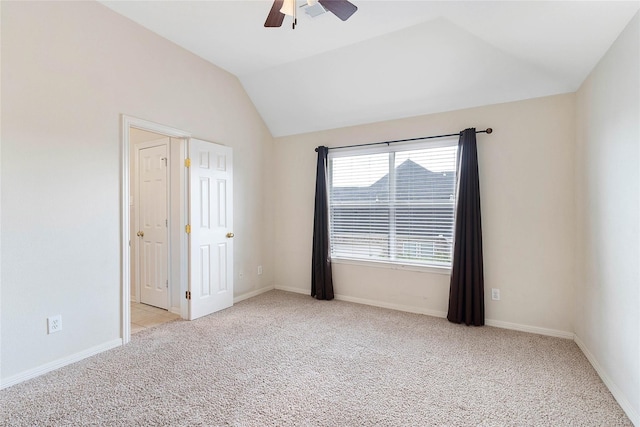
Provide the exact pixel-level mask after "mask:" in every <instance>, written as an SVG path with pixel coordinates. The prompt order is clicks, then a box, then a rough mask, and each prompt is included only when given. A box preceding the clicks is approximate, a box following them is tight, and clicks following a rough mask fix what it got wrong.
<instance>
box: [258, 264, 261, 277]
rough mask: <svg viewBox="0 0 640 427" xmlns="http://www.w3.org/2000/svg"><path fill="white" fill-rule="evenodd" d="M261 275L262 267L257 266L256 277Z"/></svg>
mask: <svg viewBox="0 0 640 427" xmlns="http://www.w3.org/2000/svg"><path fill="white" fill-rule="evenodd" d="M261 274H262V266H261V265H259V266H258V276H259V275H261Z"/></svg>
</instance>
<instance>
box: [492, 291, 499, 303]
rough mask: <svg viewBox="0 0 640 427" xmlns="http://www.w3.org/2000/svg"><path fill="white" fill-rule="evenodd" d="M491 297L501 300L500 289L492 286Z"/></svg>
mask: <svg viewBox="0 0 640 427" xmlns="http://www.w3.org/2000/svg"><path fill="white" fill-rule="evenodd" d="M491 299H492V300H494V301H500V289H496V288H491Z"/></svg>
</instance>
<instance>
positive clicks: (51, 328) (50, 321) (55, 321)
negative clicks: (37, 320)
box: [47, 314, 62, 334]
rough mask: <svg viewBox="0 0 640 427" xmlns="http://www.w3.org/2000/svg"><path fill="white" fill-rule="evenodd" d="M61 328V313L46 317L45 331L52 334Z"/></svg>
mask: <svg viewBox="0 0 640 427" xmlns="http://www.w3.org/2000/svg"><path fill="white" fill-rule="evenodd" d="M61 330H62V315H61V314H58V315H56V316H51V317H48V318H47V333H48V334H53V333H56V332H60V331H61Z"/></svg>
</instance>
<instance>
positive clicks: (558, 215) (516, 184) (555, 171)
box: [275, 94, 575, 337]
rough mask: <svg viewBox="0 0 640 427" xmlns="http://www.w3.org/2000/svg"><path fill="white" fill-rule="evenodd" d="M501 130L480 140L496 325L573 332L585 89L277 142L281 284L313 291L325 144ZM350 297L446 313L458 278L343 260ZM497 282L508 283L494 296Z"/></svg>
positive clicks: (343, 291)
mask: <svg viewBox="0 0 640 427" xmlns="http://www.w3.org/2000/svg"><path fill="white" fill-rule="evenodd" d="M467 127H476V128H477V129H484V128H486V127H492V128H493V129H494V133H493V134H491V135H485V134H480V135H478V144H479V147H478V152H479V162H480V166H479V168H480V183H481V184H480V185H481V193H482V196H481V204H482V221H483V239H484V257H485V258H484V260H485V287H486V293H485V302H486V315H487V319H488V323H490V324H495V325H500V326H508V327H515V328H520V329H526V330H532V331H541V332H544V333H550V334H555V335H560V336H568V337H571V336H572V332H573V323H572V321H573V285H574V257H573V252H574V243H575V225H574V218H575V206H574V202H573V195H574V160H573V159H574V144H573V143H574V133H575V122H574V96H573V95H572V94H569V95H561V96H553V97H546V98H539V99H533V100H529V101H522V102H514V103H509V104H500V105H493V106H487V107H480V108H474V109H468V110H462V111H455V112H450V113H443V114H434V115H427V116H421V117H415V118H410V119H404V120H393V121H388V122H380V123H375V124H370V125H364V126H356V127H350V128H344V129H336V130H331V131H324V132H316V133H310V134H304V135H296V136H290V137H283V138H276V159H278V168H277V172H276V187H277V188H278V189H279V191H278V193H277V195H276V202H277V203H276V205H277V206H278V217H277V220H276V225H275V230H276V236H278V238H277V239H276V247H275V251H276V258H275V259H276V264H275V268H276V273H275V284H276V287H279V288H283V289H289V290H294V291H299V292H304V293H308V292H310V277H311V266H310V258H311V239H312V229H313V203H314V186H315V183H314V182H315V162H316V153H315V152H314V148H315V147H316V146H318V145H327V146H339V145H350V144H359V143H367V142H375V141H385V140H390V139H401V138H411V137H417V136H422V135H437V134H441V133H451V132H457V131H459V130H462V129H464V128H467ZM334 286H335V292H336V293H337V294H338V295H339V296H340V297H342V298H344V299H351V300H355V301H361V302H367V303H370V304H376V305H381V306H386V307H393V308H400V309H404V310H409V311H415V312H422V313H428V314H435V315H445V313H446V311H447V302H448V295H449V277H448V275H443V274H437V273H429V272H418V271H401V270H390V269H383V268H376V267H370V266H361V265H349V264H334ZM491 288H499V289H500V290H501V297H502V299H501V301H492V300H491V298H490V290H491Z"/></svg>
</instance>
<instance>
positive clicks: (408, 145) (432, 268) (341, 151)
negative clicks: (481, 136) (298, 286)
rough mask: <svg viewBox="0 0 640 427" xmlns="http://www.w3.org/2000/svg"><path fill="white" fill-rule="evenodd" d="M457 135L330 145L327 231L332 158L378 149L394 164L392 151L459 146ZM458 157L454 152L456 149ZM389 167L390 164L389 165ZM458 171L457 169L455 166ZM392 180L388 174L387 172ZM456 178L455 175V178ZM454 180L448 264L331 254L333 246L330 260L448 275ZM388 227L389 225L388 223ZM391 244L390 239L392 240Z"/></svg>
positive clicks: (454, 190)
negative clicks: (366, 144) (389, 154)
mask: <svg viewBox="0 0 640 427" xmlns="http://www.w3.org/2000/svg"><path fill="white" fill-rule="evenodd" d="M458 139H459V138H458V136H457V135H456V136H454V137H446V138H442V139H438V140H430V141H417V142H416V141H411V142H399V143H394V144H393V145H392V144H386V145H385V144H380V145H371V146H355V147H345V148H332V149H330V150H329V153H328V159H327V165H328V168H327V169H328V170H327V181H328V182H327V189H328V192H329V194H328V197H329V234H330V236H332V235H333V232H332V226H333V220H332V217H331V188H332V182H333V159H335V158H340V157H352V156H362V155H369V154H380V153H393V154H392V155H391V156H390V159H389V162H390V164H394V162H395V153H400V152H405V151H414V150H421V149H435V148H440V147H456V150H457V146H458ZM455 157H456V159H457V152H456V156H455ZM456 169H457V164H454V170H456ZM390 171H391V168H390ZM456 173H457V170H456ZM390 180H391V176H390ZM456 181H457V179H456ZM455 185H456V184H455V182H454V189H453V209H454V221H453V222H452V230H451V234H452V242H451V252H452V253H451V261H450V263H449V264H448V265H445V264H427V263H422V262H409V261H408V260H406V259H402V258H395V259H391V258H389V259H363V258H358V257H349V256H345V255H337V256H336V255H334V254H333V248H332V251H331V252H330V258H331V262H332V263H336V264H350V265H362V266H370V267H376V268H386V269H393V270H407V271H420V272H430V273H436V274H445V275H449V274H450V273H451V268H452V264H453V233H454V231H455V206H456V200H455V197H456V195H455V193H456V188H455ZM393 191H395V189H390V192H393ZM389 207H390V208H392V209H394V210H395V209H396V208H397V205H396V201H395V200H391V198H390V200H389ZM390 228H391V226H390ZM391 234H392V232H391V229H390V231H389V239H390V241H392V240H393V239H394V238H395V236H392V235H391ZM391 244H393V243H391Z"/></svg>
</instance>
